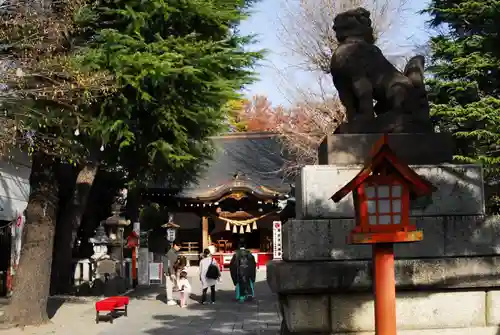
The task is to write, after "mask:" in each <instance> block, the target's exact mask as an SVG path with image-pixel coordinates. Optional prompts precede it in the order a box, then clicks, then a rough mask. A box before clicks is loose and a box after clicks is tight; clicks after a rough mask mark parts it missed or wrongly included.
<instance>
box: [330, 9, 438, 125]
mask: <svg viewBox="0 0 500 335" xmlns="http://www.w3.org/2000/svg"><path fill="white" fill-rule="evenodd" d="M333 29H334V31H335V33H336V36H337V41H338V42H339V46H338V48H337V50H336V51H335V52H334V54H333V56H332V60H331V75H332V78H333V83H334V84H335V87H336V88H337V91H338V94H339V98H340V100H341V101H342V104H343V105H344V107H345V109H346V114H347V124H344V125H341V126H340V127H339V129H337V132H338V133H387V132H389V133H390V132H397V133H410V132H412V133H415V132H419V133H422V132H431V131H432V127H431V124H430V121H429V103H428V100H427V93H426V91H425V86H424V57H423V56H415V57H413V58H411V59H410V60H409V61H408V64H407V65H406V67H405V69H404V72H403V73H401V72H400V71H398V70H397V69H396V68H395V67H394V65H392V64H391V63H390V62H389V61H388V60H387V59H386V58H385V57H384V55H383V54H382V51H381V50H380V49H379V48H378V47H377V46H376V45H375V44H374V43H375V38H374V36H373V28H372V22H371V19H370V12H369V11H367V10H366V9H364V8H356V9H352V10H348V11H346V12H343V13H340V14H338V15H337V16H336V17H335V19H334V24H333ZM374 101H375V103H374Z"/></svg>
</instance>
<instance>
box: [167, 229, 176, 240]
mask: <svg viewBox="0 0 500 335" xmlns="http://www.w3.org/2000/svg"><path fill="white" fill-rule="evenodd" d="M167 241H169V242H170V243H172V242H173V241H175V229H174V228H167Z"/></svg>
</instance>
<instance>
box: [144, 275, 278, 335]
mask: <svg viewBox="0 0 500 335" xmlns="http://www.w3.org/2000/svg"><path fill="white" fill-rule="evenodd" d="M190 298H191V299H190V302H189V305H188V306H187V307H186V308H185V309H183V310H182V311H181V312H180V311H179V310H178V309H179V308H180V307H177V306H173V307H169V309H170V308H171V312H170V310H168V312H167V313H160V312H158V313H156V314H153V315H152V319H153V320H154V323H155V324H154V325H151V328H149V329H143V330H142V332H141V333H143V334H151V335H156V334H169V335H193V334H206V335H221V334H242V335H257V334H258V335H276V334H278V333H279V327H280V323H281V320H280V317H279V312H278V307H277V299H276V297H275V295H274V294H272V293H270V291H269V287H268V285H267V283H266V282H265V281H260V282H257V283H256V284H255V299H253V300H252V301H248V302H245V303H239V302H237V301H236V299H235V294H234V291H233V290H231V291H230V290H227V289H226V290H219V291H217V292H216V303H215V304H214V305H202V304H201V303H200V300H201V294H196V293H194V294H191V296H190ZM156 299H157V300H160V301H163V302H164V301H165V295H164V294H163V293H160V294H158V295H157V296H156Z"/></svg>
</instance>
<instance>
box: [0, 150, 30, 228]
mask: <svg viewBox="0 0 500 335" xmlns="http://www.w3.org/2000/svg"><path fill="white" fill-rule="evenodd" d="M9 155H12V153H10V154H9ZM30 173H31V161H30V159H29V157H28V155H27V154H24V153H21V152H16V153H14V158H13V159H7V158H5V159H2V160H0V220H5V221H10V220H13V219H15V218H16V214H17V213H22V212H23V211H24V210H25V209H26V206H27V204H28V197H29V193H30V186H29V176H30Z"/></svg>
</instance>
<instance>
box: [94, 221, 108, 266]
mask: <svg viewBox="0 0 500 335" xmlns="http://www.w3.org/2000/svg"><path fill="white" fill-rule="evenodd" d="M89 242H90V243H92V247H93V250H94V254H93V255H92V256H91V258H92V259H93V260H94V261H98V260H100V259H102V258H104V256H107V254H108V244H109V243H110V242H111V239H110V238H109V237H108V236H107V235H106V231H105V229H104V227H103V225H102V224H101V225H99V227H97V229H96V232H95V235H94V237H91V238H89ZM108 257H109V256H108Z"/></svg>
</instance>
